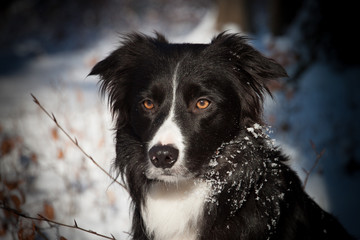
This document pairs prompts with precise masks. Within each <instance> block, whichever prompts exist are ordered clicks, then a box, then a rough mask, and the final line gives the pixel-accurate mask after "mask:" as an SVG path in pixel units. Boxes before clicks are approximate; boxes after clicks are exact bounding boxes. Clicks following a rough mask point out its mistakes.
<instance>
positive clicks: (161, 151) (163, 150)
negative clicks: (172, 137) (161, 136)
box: [149, 145, 179, 168]
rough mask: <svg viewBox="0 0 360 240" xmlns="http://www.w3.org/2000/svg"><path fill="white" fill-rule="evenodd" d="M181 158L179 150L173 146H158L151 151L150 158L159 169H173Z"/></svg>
mask: <svg viewBox="0 0 360 240" xmlns="http://www.w3.org/2000/svg"><path fill="white" fill-rule="evenodd" d="M178 156H179V150H178V149H176V148H175V147H173V146H172V145H156V146H154V147H152V148H151V149H150V150H149V158H150V160H151V162H152V163H153V164H154V166H155V167H157V168H171V167H172V166H173V165H174V164H175V162H176V161H177V158H178Z"/></svg>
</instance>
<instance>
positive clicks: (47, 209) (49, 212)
mask: <svg viewBox="0 0 360 240" xmlns="http://www.w3.org/2000/svg"><path fill="white" fill-rule="evenodd" d="M44 217H46V218H48V219H50V220H54V218H55V211H54V208H53V206H51V205H50V204H49V203H47V202H44Z"/></svg>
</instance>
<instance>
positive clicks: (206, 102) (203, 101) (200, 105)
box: [196, 99, 210, 109]
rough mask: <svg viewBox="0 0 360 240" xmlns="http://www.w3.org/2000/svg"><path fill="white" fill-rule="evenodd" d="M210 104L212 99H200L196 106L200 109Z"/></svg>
mask: <svg viewBox="0 0 360 240" xmlns="http://www.w3.org/2000/svg"><path fill="white" fill-rule="evenodd" d="M209 105H210V101H209V100H207V99H200V100H199V101H197V103H196V107H197V108H198V109H205V108H207V107H209Z"/></svg>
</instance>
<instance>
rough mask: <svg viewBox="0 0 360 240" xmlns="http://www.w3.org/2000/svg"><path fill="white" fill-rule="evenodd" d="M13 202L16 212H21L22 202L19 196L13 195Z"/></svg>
mask: <svg viewBox="0 0 360 240" xmlns="http://www.w3.org/2000/svg"><path fill="white" fill-rule="evenodd" d="M10 199H11V202H12V203H13V204H14V206H15V208H16V210H18V211H20V210H21V200H20V198H19V197H18V196H16V195H14V194H13V195H11V196H10Z"/></svg>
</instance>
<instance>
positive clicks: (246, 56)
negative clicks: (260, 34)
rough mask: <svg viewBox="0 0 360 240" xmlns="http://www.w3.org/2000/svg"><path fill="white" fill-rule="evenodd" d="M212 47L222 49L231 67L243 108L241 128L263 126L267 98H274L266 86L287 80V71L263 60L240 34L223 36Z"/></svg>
mask: <svg viewBox="0 0 360 240" xmlns="http://www.w3.org/2000/svg"><path fill="white" fill-rule="evenodd" d="M210 46H216V48H219V49H221V53H219V55H221V56H223V61H225V62H226V65H227V66H229V68H228V71H230V72H231V74H230V75H231V76H234V77H233V78H235V79H234V81H235V85H237V91H238V93H239V97H240V99H241V104H242V116H241V118H242V124H244V125H251V124H253V123H260V124H261V123H262V107H263V106H262V105H263V100H264V94H265V93H268V94H270V95H271V93H270V91H269V89H268V87H267V83H268V81H269V80H275V79H278V78H282V77H287V76H288V75H287V73H286V71H285V69H284V68H283V67H282V66H281V65H280V64H278V63H277V62H275V61H274V60H273V59H271V58H267V57H265V56H263V55H262V54H261V53H260V52H259V51H257V50H256V49H254V48H253V47H252V46H250V45H249V44H248V43H247V38H246V37H242V36H240V35H238V34H226V33H221V34H219V35H218V36H217V37H215V38H214V39H213V40H212V42H211V44H210Z"/></svg>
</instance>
